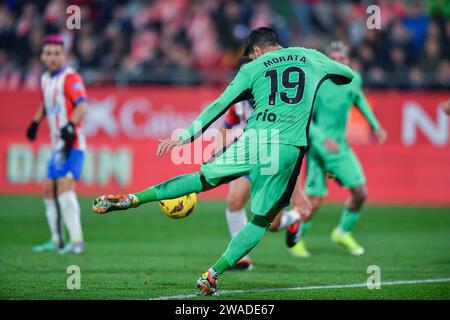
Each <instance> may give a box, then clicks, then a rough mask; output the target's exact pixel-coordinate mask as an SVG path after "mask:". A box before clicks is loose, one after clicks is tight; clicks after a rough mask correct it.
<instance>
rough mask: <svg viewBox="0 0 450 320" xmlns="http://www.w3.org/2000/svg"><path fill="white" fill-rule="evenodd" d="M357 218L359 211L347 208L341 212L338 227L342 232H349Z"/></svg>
mask: <svg viewBox="0 0 450 320" xmlns="http://www.w3.org/2000/svg"><path fill="white" fill-rule="evenodd" d="M358 219H359V213H358V212H356V211H350V210H348V209H347V208H345V209H344V211H343V212H342V216H341V220H340V221H339V225H338V227H339V229H340V230H341V231H342V232H349V231H350V230H352V228H353V226H354V225H355V223H356V221H358Z"/></svg>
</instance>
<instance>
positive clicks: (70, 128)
mask: <svg viewBox="0 0 450 320" xmlns="http://www.w3.org/2000/svg"><path fill="white" fill-rule="evenodd" d="M60 137H61V139H63V140H64V142H65V143H66V144H70V143H72V141H73V139H74V138H75V125H74V124H73V122H72V121H69V122H68V123H67V124H66V125H65V126H64V127H62V128H61V134H60Z"/></svg>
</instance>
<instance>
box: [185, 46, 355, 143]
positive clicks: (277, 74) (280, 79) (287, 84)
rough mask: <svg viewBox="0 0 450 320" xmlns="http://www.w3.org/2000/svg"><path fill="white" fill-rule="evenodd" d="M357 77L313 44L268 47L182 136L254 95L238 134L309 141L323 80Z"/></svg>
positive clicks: (192, 133) (194, 132) (197, 131)
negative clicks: (244, 122) (312, 47)
mask: <svg viewBox="0 0 450 320" xmlns="http://www.w3.org/2000/svg"><path fill="white" fill-rule="evenodd" d="M353 77H354V73H353V71H352V70H351V69H350V68H349V67H347V66H345V65H343V64H340V63H337V62H335V61H333V60H331V59H329V58H328V57H327V56H325V55H324V54H322V53H320V52H319V51H317V50H314V49H307V48H301V47H291V48H282V49H278V50H274V51H270V52H268V53H266V54H264V55H262V56H261V57H259V58H258V59H256V60H254V61H251V62H249V63H247V64H245V65H244V66H242V67H241V69H240V70H239V72H238V73H237V75H236V76H235V78H234V79H233V81H232V82H231V83H230V84H229V86H228V87H227V88H226V89H225V91H224V92H223V93H222V95H221V96H220V97H219V98H218V99H216V100H215V101H214V102H212V103H211V104H210V105H209V106H207V107H206V108H205V109H204V110H203V112H202V113H201V114H200V115H199V116H198V117H197V119H196V120H195V121H194V122H193V123H192V124H191V125H190V126H189V127H188V128H187V129H186V130H185V131H184V132H183V133H182V134H181V135H180V139H182V140H183V141H185V142H187V141H192V140H194V139H195V138H196V137H198V136H199V135H200V134H201V133H202V132H203V131H204V130H205V129H206V128H207V127H208V126H209V125H211V124H212V123H213V122H214V121H215V120H216V119H217V118H219V117H220V116H221V115H223V114H224V113H225V112H226V110H227V109H228V108H229V107H230V106H231V105H232V104H234V103H236V102H238V101H241V100H245V99H249V98H251V99H253V100H254V102H255V104H254V111H253V113H252V115H251V116H250V118H249V119H248V121H247V124H246V126H245V132H244V134H243V135H242V136H241V138H240V139H243V138H244V139H245V136H246V135H250V134H251V133H255V132H256V134H257V135H260V133H261V132H264V134H261V135H260V136H259V138H260V139H258V140H254V139H253V140H252V139H250V141H249V142H250V143H251V142H256V143H264V142H270V143H282V144H289V145H295V146H306V145H308V128H309V123H310V119H311V111H312V107H313V104H314V100H315V99H316V95H317V91H318V89H319V87H320V86H321V84H322V83H323V82H324V81H325V80H327V79H333V81H335V82H336V83H342V84H345V83H349V82H350V81H351V80H352V79H353ZM328 81H330V80H328ZM326 82H327V81H326ZM252 129H253V130H252ZM270 137H277V140H275V139H274V138H272V139H271V138H270ZM265 138H268V139H267V140H266V139H265ZM269 140H270V141H269Z"/></svg>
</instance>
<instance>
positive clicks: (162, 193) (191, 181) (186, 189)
mask: <svg viewBox="0 0 450 320" xmlns="http://www.w3.org/2000/svg"><path fill="white" fill-rule="evenodd" d="M212 188H214V186H212V185H210V184H208V183H207V182H206V180H205V179H204V177H203V175H201V174H200V173H198V172H194V173H191V174H184V175H180V176H177V177H175V178H172V179H170V180H167V181H165V182H163V183H160V184H158V185H155V186H152V187H150V188H148V189H146V190H143V191H140V192H137V193H134V194H127V195H125V194H109V195H101V196H100V197H98V198H97V199H95V200H94V203H93V205H92V211H94V212H95V213H100V214H103V213H106V212H111V211H116V210H127V209H130V208H135V207H137V206H140V205H141V204H144V203H147V202H154V201H158V200H164V199H173V198H177V197H180V196H183V195H186V194H190V193H193V192H195V193H199V192H202V191H207V190H210V189H212Z"/></svg>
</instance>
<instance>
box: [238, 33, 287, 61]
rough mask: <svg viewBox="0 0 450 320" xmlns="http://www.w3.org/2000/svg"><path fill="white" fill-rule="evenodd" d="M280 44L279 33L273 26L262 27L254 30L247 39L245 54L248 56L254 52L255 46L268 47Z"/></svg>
mask: <svg viewBox="0 0 450 320" xmlns="http://www.w3.org/2000/svg"><path fill="white" fill-rule="evenodd" d="M279 44H280V40H279V38H278V34H277V33H276V32H275V31H274V30H273V29H271V28H268V27H261V28H258V29H254V30H252V32H251V33H250V35H249V36H248V38H247V40H246V41H245V49H244V55H246V56H248V55H249V54H251V53H253V51H254V49H253V47H254V46H258V47H267V46H276V45H279Z"/></svg>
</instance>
